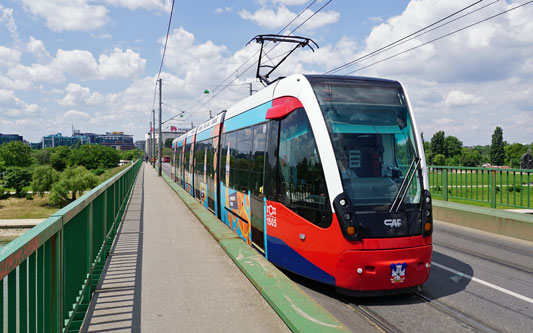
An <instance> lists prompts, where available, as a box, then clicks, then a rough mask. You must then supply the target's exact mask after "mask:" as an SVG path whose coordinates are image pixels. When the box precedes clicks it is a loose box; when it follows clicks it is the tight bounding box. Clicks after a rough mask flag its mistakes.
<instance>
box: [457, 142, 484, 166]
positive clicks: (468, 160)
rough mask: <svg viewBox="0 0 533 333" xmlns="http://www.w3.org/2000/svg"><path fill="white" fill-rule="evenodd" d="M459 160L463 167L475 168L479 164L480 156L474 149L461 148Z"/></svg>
mask: <svg viewBox="0 0 533 333" xmlns="http://www.w3.org/2000/svg"><path fill="white" fill-rule="evenodd" d="M461 160H462V162H463V166H467V167H476V166H478V165H480V164H481V154H480V153H479V151H477V150H475V149H472V148H469V147H463V151H462V153H461Z"/></svg>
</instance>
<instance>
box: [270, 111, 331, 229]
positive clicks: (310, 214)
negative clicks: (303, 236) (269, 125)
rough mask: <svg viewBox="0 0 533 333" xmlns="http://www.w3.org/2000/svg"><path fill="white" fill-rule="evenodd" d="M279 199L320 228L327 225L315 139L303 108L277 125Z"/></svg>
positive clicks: (323, 183)
mask: <svg viewBox="0 0 533 333" xmlns="http://www.w3.org/2000/svg"><path fill="white" fill-rule="evenodd" d="M278 165H279V178H280V185H281V186H280V187H279V193H278V195H279V199H280V201H281V202H283V203H284V204H285V205H287V206H288V207H289V208H290V209H291V210H293V211H294V212H295V213H297V214H298V215H300V216H302V217H303V218H305V219H307V220H308V221H310V222H313V223H315V224H317V225H318V226H320V227H327V226H329V225H330V224H331V207H330V203H329V199H328V193H327V188H326V180H325V178H324V171H323V169H322V163H321V162H320V158H319V155H318V151H317V148H316V143H315V138H314V136H313V132H312V131H311V126H310V124H309V121H308V119H307V115H306V113H305V111H304V109H303V108H300V109H297V110H295V111H293V112H292V113H290V114H289V115H288V116H287V117H286V118H285V119H283V120H281V123H280V139H279V159H278Z"/></svg>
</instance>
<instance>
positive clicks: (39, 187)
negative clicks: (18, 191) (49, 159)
mask: <svg viewBox="0 0 533 333" xmlns="http://www.w3.org/2000/svg"><path fill="white" fill-rule="evenodd" d="M58 180H59V172H57V171H55V170H54V169H53V168H52V167H50V166H48V165H43V166H40V167H37V168H36V169H35V171H34V172H33V177H32V182H31V188H32V190H33V192H34V193H39V194H40V195H41V198H42V197H43V194H44V192H46V191H50V190H51V189H52V185H53V184H54V183H55V182H57V181H58Z"/></svg>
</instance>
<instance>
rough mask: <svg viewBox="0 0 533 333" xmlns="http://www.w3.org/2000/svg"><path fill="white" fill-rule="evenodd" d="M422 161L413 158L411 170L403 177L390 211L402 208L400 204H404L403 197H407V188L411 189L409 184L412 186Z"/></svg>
mask: <svg viewBox="0 0 533 333" xmlns="http://www.w3.org/2000/svg"><path fill="white" fill-rule="evenodd" d="M420 161H421V159H420V158H418V157H415V158H413V161H412V162H411V164H410V165H409V170H407V173H406V174H405V177H404V178H403V181H402V183H401V184H400V188H399V189H398V193H396V196H395V197H394V201H393V202H392V205H391V206H390V209H389V212H392V211H395V212H397V211H398V209H399V208H400V205H401V204H402V202H403V199H405V196H406V195H407V190H408V189H409V186H411V182H412V181H413V178H414V176H415V175H416V170H418V166H419V165H420ZM413 166H414V168H413ZM408 179H409V180H408Z"/></svg>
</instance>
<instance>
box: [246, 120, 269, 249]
mask: <svg viewBox="0 0 533 333" xmlns="http://www.w3.org/2000/svg"><path fill="white" fill-rule="evenodd" d="M253 130H254V133H253V145H252V158H251V165H250V169H251V173H250V194H251V195H250V205H251V207H250V208H251V215H252V243H254V245H255V246H256V247H257V248H259V249H260V250H263V251H264V249H265V238H264V237H265V234H264V232H265V231H264V209H265V202H264V184H263V174H264V165H265V149H266V142H267V124H266V123H265V124H259V125H256V126H254V128H253Z"/></svg>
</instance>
